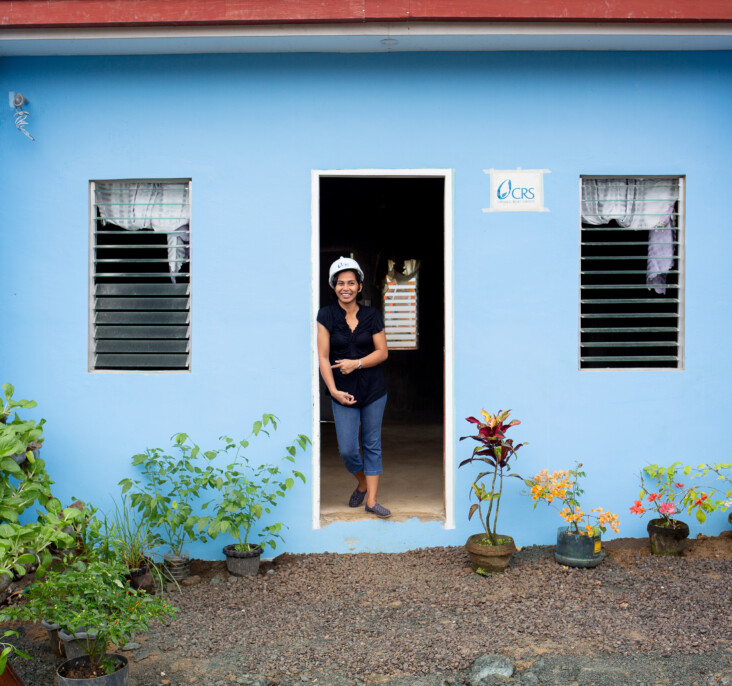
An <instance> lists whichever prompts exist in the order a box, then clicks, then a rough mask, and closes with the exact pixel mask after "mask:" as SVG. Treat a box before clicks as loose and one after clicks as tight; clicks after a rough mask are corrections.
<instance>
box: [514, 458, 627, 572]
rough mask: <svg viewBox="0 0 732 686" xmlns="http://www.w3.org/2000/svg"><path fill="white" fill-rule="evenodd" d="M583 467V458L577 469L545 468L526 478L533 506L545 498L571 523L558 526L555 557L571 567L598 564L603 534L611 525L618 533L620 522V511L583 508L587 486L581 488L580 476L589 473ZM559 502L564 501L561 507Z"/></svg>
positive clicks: (601, 556) (601, 552) (600, 556)
mask: <svg viewBox="0 0 732 686" xmlns="http://www.w3.org/2000/svg"><path fill="white" fill-rule="evenodd" d="M581 469H582V463H581V462H580V463H577V466H576V468H575V469H569V470H566V469H565V470H557V471H555V472H552V473H551V474H549V473H548V471H547V470H546V469H543V470H542V471H540V472H539V473H538V474H537V475H536V476H535V477H534V478H533V479H527V480H526V485H527V486H528V487H529V488H530V489H531V490H530V495H531V498H532V500H533V501H534V509H536V506H537V505H538V504H539V502H540V501H542V500H543V501H544V502H545V503H547V504H548V505H551V506H553V507H556V508H557V510H559V515H560V517H561V518H562V519H563V520H564V521H565V522H567V524H568V526H562V527H559V529H558V530H557V547H556V550H555V552H554V559H555V560H556V561H557V562H559V563H560V564H563V565H566V566H568V567H596V566H597V565H599V564H600V562H602V561H603V559H604V558H605V552H604V551H603V550H602V539H601V534H604V533H605V531H607V527H608V526H609V527H610V528H611V529H612V530H613V531H614V532H615V533H618V531H619V529H620V523H619V520H618V515H616V514H612V513H611V512H607V511H606V510H604V509H603V508H601V507H595V508H593V509H592V510H590V512H589V513H585V512H584V511H583V510H582V509H581V505H580V498H581V497H582V495H583V494H584V490H583V489H582V488H580V486H579V480H580V479H581V478H583V477H585V476H586V474H585V472H583V471H581ZM560 505H563V507H562V508H561V509H560V507H559V506H560Z"/></svg>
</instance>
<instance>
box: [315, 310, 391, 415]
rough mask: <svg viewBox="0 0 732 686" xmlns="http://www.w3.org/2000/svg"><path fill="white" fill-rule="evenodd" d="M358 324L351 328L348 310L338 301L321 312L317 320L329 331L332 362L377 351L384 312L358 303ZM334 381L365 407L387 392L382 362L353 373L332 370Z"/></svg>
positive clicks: (352, 358) (358, 404) (359, 404)
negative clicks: (347, 318)
mask: <svg viewBox="0 0 732 686" xmlns="http://www.w3.org/2000/svg"><path fill="white" fill-rule="evenodd" d="M356 319H357V320H358V324H356V328H355V329H354V330H353V331H351V327H350V326H348V323H347V322H346V311H345V310H344V309H343V308H342V307H341V306H340V305H339V304H338V303H334V304H332V305H327V306H326V307H323V308H322V309H321V310H320V311H319V312H318V323H319V324H322V325H323V326H324V327H325V328H326V329H328V331H329V332H330V363H331V365H333V364H335V361H336V360H360V359H361V358H362V357H366V355H369V354H370V353H372V352H374V350H376V348H375V347H374V339H373V336H374V334H377V333H379V332H380V331H383V330H384V321H383V320H382V318H381V314H380V313H379V311H378V310H377V309H376V308H374V307H367V306H365V305H359V308H358V312H357V313H356ZM333 380H334V381H335V385H336V388H337V389H338V390H339V391H345V392H346V393H350V394H351V395H352V396H353V397H354V398H355V399H356V404H355V405H349V407H363V406H364V405H368V404H369V403H372V402H373V401H374V400H378V399H379V398H381V397H382V396H383V395H385V394H386V381H385V380H384V372H383V370H382V369H381V365H380V364H379V365H376V366H375V367H368V368H364V369H357V370H356V371H355V372H352V373H351V374H341V373H340V372H339V371H338V370H337V369H334V370H333Z"/></svg>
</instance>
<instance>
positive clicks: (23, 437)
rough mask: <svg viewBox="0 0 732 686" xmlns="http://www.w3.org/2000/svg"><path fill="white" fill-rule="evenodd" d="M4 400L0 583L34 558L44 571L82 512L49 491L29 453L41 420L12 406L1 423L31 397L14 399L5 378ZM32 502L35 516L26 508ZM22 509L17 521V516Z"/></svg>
mask: <svg viewBox="0 0 732 686" xmlns="http://www.w3.org/2000/svg"><path fill="white" fill-rule="evenodd" d="M2 390H3V396H4V400H3V402H2V405H1V408H0V522H2V523H0V584H3V583H5V584H7V583H8V582H9V581H10V578H11V577H12V575H13V574H15V575H17V576H23V575H24V574H25V573H26V568H25V565H30V564H34V563H36V562H38V563H39V564H40V567H39V569H38V571H37V574H38V575H39V576H43V572H44V570H45V568H46V567H47V566H48V565H49V564H50V562H51V554H50V552H49V549H50V548H51V546H55V547H57V548H60V549H63V548H69V547H72V546H73V544H74V539H73V536H72V535H71V533H69V531H68V528H69V527H73V526H75V525H77V524H78V523H79V522H80V520H81V519H82V514H81V513H80V512H79V511H78V510H76V509H73V508H66V509H64V508H63V507H62V505H61V501H59V500H58V498H54V497H53V493H52V492H51V486H52V485H53V481H51V477H50V476H49V474H48V472H47V471H46V464H45V462H44V461H43V460H41V459H40V458H38V459H36V458H34V456H33V453H32V450H33V449H35V448H36V447H38V446H40V444H41V442H42V441H43V438H42V436H41V434H42V428H43V423H44V422H43V420H41V421H40V422H39V423H38V424H36V422H34V421H23V420H21V419H20V418H19V417H18V414H17V412H16V414H15V417H14V419H13V421H12V422H11V423H9V424H8V423H6V422H7V420H8V419H9V417H10V415H11V413H12V412H13V410H16V409H17V408H24V409H27V408H33V407H35V406H36V402H35V401H34V400H13V393H14V392H15V389H14V388H13V386H12V385H11V384H9V383H5V384H3V385H2ZM23 452H26V458H27V459H26V460H25V461H23V462H22V463H21V464H18V463H17V462H16V461H15V460H14V459H13V458H12V457H11V455H15V454H18V453H23ZM34 505H37V506H39V508H40V509H39V508H37V509H36V514H37V517H36V519H35V520H33V519H29V518H28V515H27V514H26V513H27V511H28V510H30V509H31V508H32V507H33V506H34ZM24 514H26V516H25V517H23V519H24V520H25V522H24V523H21V517H22V516H23V515H24Z"/></svg>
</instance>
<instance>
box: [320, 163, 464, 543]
mask: <svg viewBox="0 0 732 686" xmlns="http://www.w3.org/2000/svg"><path fill="white" fill-rule="evenodd" d="M338 176H341V177H352V178H353V177H373V178H381V179H405V178H406V179H416V178H441V179H443V181H444V194H445V197H444V218H443V225H444V253H445V255H444V259H445V312H444V317H445V351H444V364H445V370H444V379H445V391H444V392H445V397H444V413H445V414H444V428H443V454H444V477H445V520H444V522H443V528H444V529H454V528H455V450H454V441H453V436H454V432H455V402H454V393H453V360H454V357H455V356H454V349H455V348H454V329H455V327H454V310H453V247H452V243H453V207H452V196H453V170H452V169H313V170H312V171H311V206H310V221H311V225H312V237H311V243H310V253H311V266H312V326H311V330H312V334H311V349H312V401H313V472H312V476H311V483H312V485H313V529H320V370H319V364H318V346H317V327H316V324H315V323H316V318H317V315H318V309H319V307H320V288H321V284H320V283H319V281H320V179H321V178H327V177H338Z"/></svg>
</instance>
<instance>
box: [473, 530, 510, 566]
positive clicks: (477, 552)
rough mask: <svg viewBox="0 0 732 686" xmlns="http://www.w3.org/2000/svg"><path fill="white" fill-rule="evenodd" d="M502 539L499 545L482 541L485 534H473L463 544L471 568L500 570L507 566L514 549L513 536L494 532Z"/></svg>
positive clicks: (485, 537)
mask: <svg viewBox="0 0 732 686" xmlns="http://www.w3.org/2000/svg"><path fill="white" fill-rule="evenodd" d="M496 536H497V537H498V538H499V539H500V540H502V541H503V543H502V544H500V545H490V544H489V543H484V542H483V541H484V540H485V539H487V538H488V537H487V536H486V534H473V535H472V536H471V537H470V538H469V539H468V541H467V543H466V544H465V549H466V550H467V551H468V555H469V556H470V563H471V565H472V566H473V570H474V571H477V570H478V569H482V570H483V571H486V572H502V571H504V570H505V569H506V567H508V563H509V562H510V561H511V556H512V555H513V554H514V552H515V551H516V545H515V544H514V542H513V538H511V537H510V536H505V535H504V534H496Z"/></svg>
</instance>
